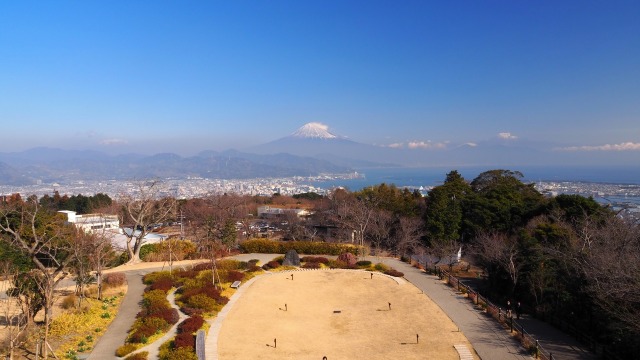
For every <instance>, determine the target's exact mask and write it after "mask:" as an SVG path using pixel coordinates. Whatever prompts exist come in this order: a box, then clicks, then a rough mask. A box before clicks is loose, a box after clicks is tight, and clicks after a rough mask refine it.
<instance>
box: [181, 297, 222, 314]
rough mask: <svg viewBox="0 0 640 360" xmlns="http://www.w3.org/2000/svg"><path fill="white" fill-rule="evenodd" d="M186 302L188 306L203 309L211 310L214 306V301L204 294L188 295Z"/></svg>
mask: <svg viewBox="0 0 640 360" xmlns="http://www.w3.org/2000/svg"><path fill="white" fill-rule="evenodd" d="M187 304H188V305H189V307H193V308H196V309H202V310H204V311H213V310H214V309H215V308H216V301H215V300H214V299H212V298H210V297H208V296H207V295H205V294H198V295H194V296H192V297H190V298H189V300H188V301H187Z"/></svg>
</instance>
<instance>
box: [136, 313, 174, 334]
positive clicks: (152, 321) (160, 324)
mask: <svg viewBox="0 0 640 360" xmlns="http://www.w3.org/2000/svg"><path fill="white" fill-rule="evenodd" d="M142 324H143V325H144V326H148V327H150V328H152V329H159V330H162V331H164V330H167V329H168V328H169V327H170V326H169V322H168V321H167V320H165V319H163V318H161V317H158V316H150V317H147V318H144V319H142Z"/></svg>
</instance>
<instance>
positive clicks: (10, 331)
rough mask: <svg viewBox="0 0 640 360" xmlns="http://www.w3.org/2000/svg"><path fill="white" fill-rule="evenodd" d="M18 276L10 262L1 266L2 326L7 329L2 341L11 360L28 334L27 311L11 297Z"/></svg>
mask: <svg viewBox="0 0 640 360" xmlns="http://www.w3.org/2000/svg"><path fill="white" fill-rule="evenodd" d="M17 275H18V270H17V269H16V268H15V267H14V266H13V265H12V264H11V263H9V262H2V263H1V264H0V276H1V277H2V280H0V284H1V286H0V293H3V294H4V296H1V297H0V307H1V309H2V317H3V320H2V325H3V326H4V327H5V338H4V339H2V341H3V347H4V348H5V349H6V350H7V355H8V358H9V359H10V360H13V358H14V353H15V350H16V348H18V347H20V346H21V345H22V344H23V343H24V341H25V340H26V334H27V332H28V325H29V323H28V321H27V315H26V313H27V309H25V308H24V307H23V306H22V303H21V302H20V301H19V299H18V298H16V297H14V296H9V294H8V292H10V291H11V289H12V287H11V284H12V283H13V279H14V278H15V277H16V276H17Z"/></svg>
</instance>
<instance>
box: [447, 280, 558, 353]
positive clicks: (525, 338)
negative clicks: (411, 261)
mask: <svg viewBox="0 0 640 360" xmlns="http://www.w3.org/2000/svg"><path fill="white" fill-rule="evenodd" d="M438 275H439V276H440V278H441V279H445V280H446V281H447V284H449V286H451V287H453V288H456V289H457V290H458V291H460V292H462V293H466V294H467V296H468V298H469V300H471V301H472V302H473V303H474V304H475V305H477V306H480V307H481V308H483V309H484V310H485V312H486V313H487V314H488V315H490V316H491V317H493V318H494V319H496V320H497V321H498V323H500V324H501V325H502V326H503V327H505V329H509V330H510V331H511V332H516V335H515V337H516V338H517V339H518V340H519V341H520V343H521V344H522V346H523V347H524V348H525V349H527V350H528V351H529V352H530V353H531V354H532V355H533V356H535V358H536V359H542V360H553V359H554V358H553V353H551V352H549V351H547V350H546V349H545V348H544V347H543V346H542V345H541V344H540V342H539V341H538V340H537V339H536V338H534V337H533V335H531V334H530V333H528V332H527V331H526V330H525V329H524V327H523V326H522V325H521V324H519V323H518V322H517V321H514V319H513V316H512V314H510V313H507V312H506V311H504V310H503V309H502V308H500V307H499V306H497V305H495V304H494V303H492V302H491V301H490V300H489V299H487V298H486V297H484V296H482V295H480V293H478V292H477V291H476V290H474V289H473V288H471V287H470V286H468V285H466V284H464V283H463V282H461V281H460V279H458V278H457V277H455V276H453V275H451V273H449V272H448V271H446V270H442V269H438Z"/></svg>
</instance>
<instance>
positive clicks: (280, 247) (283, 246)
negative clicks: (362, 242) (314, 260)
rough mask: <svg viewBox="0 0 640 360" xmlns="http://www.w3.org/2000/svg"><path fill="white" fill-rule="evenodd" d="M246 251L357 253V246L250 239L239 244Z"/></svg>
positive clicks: (268, 252)
mask: <svg viewBox="0 0 640 360" xmlns="http://www.w3.org/2000/svg"><path fill="white" fill-rule="evenodd" d="M240 249H241V250H242V251H244V252H246V253H265V254H286V253H287V251H289V250H292V249H293V250H295V251H296V252H298V254H307V255H340V254H342V253H347V252H348V253H352V254H354V255H355V254H357V253H358V247H357V246H355V245H352V244H340V243H328V242H319V241H286V242H285V241H274V240H268V239H251V240H247V241H244V242H243V243H241V244H240Z"/></svg>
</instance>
